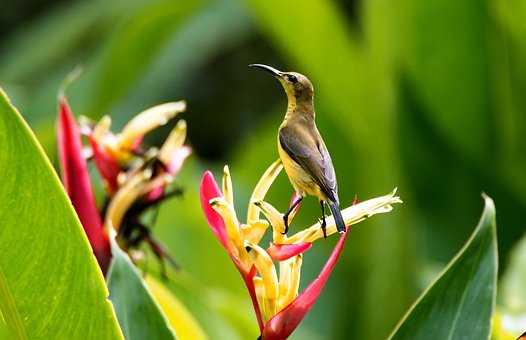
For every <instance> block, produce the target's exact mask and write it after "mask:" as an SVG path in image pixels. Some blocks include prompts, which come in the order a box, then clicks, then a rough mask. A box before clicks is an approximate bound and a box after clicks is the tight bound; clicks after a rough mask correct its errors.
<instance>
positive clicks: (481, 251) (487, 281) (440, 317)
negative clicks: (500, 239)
mask: <svg viewBox="0 0 526 340" xmlns="http://www.w3.org/2000/svg"><path fill="white" fill-rule="evenodd" d="M484 201H485V207H484V212H483V213H482V217H481V219H480V222H479V224H478V226H477V228H476V229H475V231H474V233H473V235H472V236H471V237H470V239H469V240H468V242H467V243H466V245H465V246H464V247H463V248H462V249H461V250H460V252H459V253H458V254H457V255H456V256H455V258H454V259H453V260H452V261H451V262H450V263H449V264H448V266H447V267H446V269H445V270H444V272H443V273H442V274H441V275H440V277H439V278H438V279H437V281H435V282H434V283H433V284H432V285H431V286H430V287H429V288H428V289H427V290H426V291H425V292H424V293H423V295H422V296H421V297H420V298H419V299H418V300H417V302H416V303H415V304H414V305H413V307H412V308H411V309H410V310H409V312H408V314H407V315H406V316H405V317H404V318H403V320H402V322H401V323H400V324H399V325H398V327H397V329H396V330H395V332H394V333H393V334H392V335H391V337H390V339H391V340H401V339H411V340H415V339H447V340H453V339H488V338H489V335H490V330H491V329H490V328H491V315H492V313H493V309H494V306H495V294H496V290H497V238H496V225H495V206H494V204H493V200H492V199H491V198H489V197H487V196H484Z"/></svg>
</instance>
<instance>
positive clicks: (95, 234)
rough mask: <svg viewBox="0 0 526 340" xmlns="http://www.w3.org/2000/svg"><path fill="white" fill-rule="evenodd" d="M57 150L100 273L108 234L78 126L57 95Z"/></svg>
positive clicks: (107, 259)
mask: <svg viewBox="0 0 526 340" xmlns="http://www.w3.org/2000/svg"><path fill="white" fill-rule="evenodd" d="M57 130H58V151H59V157H60V165H61V168H62V181H63V183H64V187H65V189H66V192H67V193H68V196H69V197H70V199H71V203H72V204H73V207H74V208H75V211H76V212H77V215H78V217H79V219H80V222H81V223H82V226H83V227H84V230H85V231H86V235H87V236H88V239H89V242H90V244H91V247H92V248H93V253H94V254H95V257H96V258H97V261H98V262H99V265H100V267H101V270H102V271H103V273H105V272H106V270H107V268H108V265H109V263H110V259H111V250H110V244H109V241H108V235H107V233H106V230H104V228H103V225H102V222H101V218H100V215H99V211H98V210H97V205H96V203H95V196H94V195H93V189H92V187H91V182H90V177H89V173H88V166H87V164H86V160H85V159H84V157H83V156H82V140H81V136H80V131H79V127H78V125H77V123H76V121H75V119H74V118H73V115H72V113H71V109H70V107H69V105H68V102H67V100H66V98H65V97H63V96H60V98H59V116H58V127H57Z"/></svg>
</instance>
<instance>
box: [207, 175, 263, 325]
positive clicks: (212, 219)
mask: <svg viewBox="0 0 526 340" xmlns="http://www.w3.org/2000/svg"><path fill="white" fill-rule="evenodd" d="M222 196H223V194H222V192H221V190H220V189H219V186H218V185H217V182H216V181H215V179H214V175H213V174H212V173H211V172H210V171H206V172H205V173H204V175H203V178H202V179H201V190H200V197H201V207H202V208H203V211H204V213H205V217H206V219H207V221H208V224H209V225H210V227H211V228H212V231H213V232H214V234H215V235H216V236H217V239H218V240H219V242H220V243H221V245H222V246H223V248H225V250H226V251H227V252H228V255H229V256H230V258H231V259H232V261H233V262H234V264H235V265H236V267H237V269H238V270H239V273H240V274H241V276H242V277H243V280H244V282H245V285H246V287H247V289H248V292H249V294H250V298H251V300H252V304H253V306H254V311H255V313H256V318H257V320H258V324H259V327H260V329H261V330H263V320H262V318H261V312H260V309H259V305H258V302H257V297H256V291H255V288H254V282H253V278H254V276H255V275H256V272H257V271H256V268H255V267H254V266H252V267H250V268H249V269H248V270H247V268H246V267H244V266H242V265H241V263H240V262H239V259H237V258H236V257H235V256H234V254H233V252H232V246H231V245H230V243H229V240H228V234H227V231H226V228H225V223H224V222H223V218H222V217H221V216H220V215H219V214H218V213H217V212H216V211H215V210H214V209H213V208H212V206H211V205H210V200H212V199H214V198H217V197H222Z"/></svg>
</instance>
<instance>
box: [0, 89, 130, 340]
mask: <svg viewBox="0 0 526 340" xmlns="http://www.w3.org/2000/svg"><path fill="white" fill-rule="evenodd" d="M0 146H1V152H0V173H1V174H2V185H1V186H0V221H2V223H1V224H2V226H1V227H0V249H2V254H1V256H0V311H1V314H2V315H3V319H4V320H5V323H6V325H7V327H8V328H9V330H10V333H11V336H12V337H14V338H15V339H122V334H121V331H120V329H119V326H118V323H117V320H116V318H115V314H114V311H113V308H112V306H111V304H110V302H109V301H108V300H107V297H108V291H107V289H106V287H105V285H104V278H103V276H102V273H101V272H100V270H99V267H98V264H97V262H96V260H95V257H94V256H93V255H92V253H91V249H90V246H89V244H88V241H87V238H86V236H85V234H84V231H83V230H82V227H81V225H80V222H79V220H78V218H77V216H76V215H75V212H74V210H73V207H72V205H71V204H70V202H69V200H68V199H67V197H66V194H65V192H64V190H63V189H62V186H61V184H60V181H59V179H58V177H57V176H56V174H55V172H54V171H53V169H52V167H51V165H50V163H49V161H48V160H47V158H46V157H45V155H44V153H43V152H42V149H41V147H40V146H39V145H38V143H37V141H36V139H35V137H34V135H33V134H32V132H31V131H30V129H29V127H28V126H27V125H26V123H25V122H24V121H23V119H22V117H21V116H20V115H19V113H18V112H17V111H16V109H15V108H14V107H13V106H12V105H11V103H10V102H9V99H8V98H7V96H6V95H5V94H4V93H3V92H2V91H1V90H0Z"/></svg>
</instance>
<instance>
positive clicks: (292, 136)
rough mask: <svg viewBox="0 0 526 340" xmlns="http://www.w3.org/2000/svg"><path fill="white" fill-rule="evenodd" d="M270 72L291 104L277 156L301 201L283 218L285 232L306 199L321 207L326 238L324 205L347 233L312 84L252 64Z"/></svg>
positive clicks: (281, 133)
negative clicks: (315, 105)
mask: <svg viewBox="0 0 526 340" xmlns="http://www.w3.org/2000/svg"><path fill="white" fill-rule="evenodd" d="M249 66H250V67H256V68H260V69H262V70H265V71H267V72H269V73H270V74H271V75H272V76H274V77H275V78H276V79H278V80H279V82H280V83H281V85H282V86H283V88H284V89H285V93H286V94H287V99H288V104H287V112H286V113H285V118H284V119H283V122H282V123H281V125H280V127H279V131H278V152H279V157H280V159H281V162H282V163H283V167H284V169H285V172H286V173H287V176H288V177H289V180H290V182H291V184H292V186H293V187H294V190H295V191H296V194H297V195H298V197H299V198H298V199H297V200H296V201H294V202H293V203H292V204H291V206H290V207H289V209H288V211H287V212H286V213H285V215H284V216H283V221H284V223H285V232H284V234H286V233H287V231H288V229H289V215H290V213H291V212H292V211H293V210H294V208H295V207H296V206H297V205H298V204H299V203H300V202H301V201H302V200H303V198H304V197H305V196H307V195H310V196H315V197H317V198H318V199H319V201H320V206H321V215H322V218H321V228H322V230H323V235H324V236H325V237H327V232H326V226H327V223H326V221H325V203H327V204H328V205H329V208H330V209H331V212H332V216H333V217H334V221H335V222H336V228H337V229H338V232H339V233H344V232H345V230H346V229H345V222H344V221H343V217H342V214H341V212H340V208H339V204H340V203H339V198H338V184H337V183H336V174H335V172H334V166H333V165H332V160H331V156H330V154H329V151H327V147H326V146H325V143H324V142H323V138H322V137H321V135H320V133H319V131H318V128H317V127H316V122H315V121H314V120H315V116H316V113H315V112H314V87H313V86H312V83H311V82H310V80H309V79H308V78H307V77H305V76H304V75H302V74H300V73H297V72H282V71H279V70H277V69H275V68H273V67H270V66H268V65H263V64H250V65H249Z"/></svg>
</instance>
